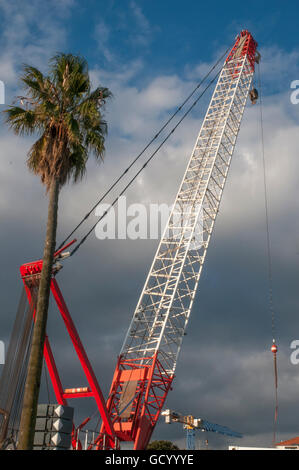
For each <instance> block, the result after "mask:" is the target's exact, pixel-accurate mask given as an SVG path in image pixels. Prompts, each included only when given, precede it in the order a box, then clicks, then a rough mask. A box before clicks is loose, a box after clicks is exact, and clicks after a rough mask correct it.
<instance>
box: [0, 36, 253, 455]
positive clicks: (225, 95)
mask: <svg viewBox="0 0 299 470" xmlns="http://www.w3.org/2000/svg"><path fill="white" fill-rule="evenodd" d="M256 48H257V43H256V41H255V40H254V39H253V37H252V35H251V33H250V32H249V31H247V30H244V31H241V33H240V34H239V35H238V36H237V38H236V40H235V44H234V46H233V47H232V49H231V51H230V52H229V54H228V56H227V57H226V59H225V62H224V65H223V67H222V69H221V71H220V74H219V77H218V81H217V84H216V86H215V90H214V93H213V95H212V98H211V101H210V104H209V107H208V110H207V112H206V115H205V117H204V120H203V123H202V126H201V129H200V132H199V134H198V137H197V139H196V142H195V145H194V148H193V150H192V153H191V157H190V159H189V163H188V165H187V169H186V171H185V174H184V176H183V180H182V182H181V185H180V187H179V190H178V193H177V196H176V198H175V202H174V205H173V208H172V211H171V213H170V216H169V220H168V222H167V224H166V227H165V231H164V233H163V235H162V238H161V240H160V243H159V245H158V248H157V251H156V254H155V256H154V260H153V262H152V265H151V267H150V270H149V273H148V276H147V278H146V281H145V284H144V287H143V290H142V292H141V295H140V298H139V301H138V304H137V307H136V309H135V312H134V314H133V318H132V321H131V324H130V326H129V329H128V332H127V335H126V337H125V340H124V343H123V346H122V348H121V351H120V354H119V356H118V360H117V364H116V368H115V372H114V375H113V379H112V384H111V387H110V393H109V396H108V399H107V401H105V399H104V396H103V394H102V391H101V388H100V385H99V383H98V380H97V377H96V375H95V373H94V371H93V369H92V366H91V363H90V361H89V359H88V357H87V354H86V351H85V349H84V347H83V344H82V342H81V340H80V337H79V334H78V331H77V329H76V327H75V325H74V322H73V320H72V318H71V315H70V312H69V311H68V308H67V305H66V303H65V301H64V299H63V296H62V293H61V291H60V289H59V286H58V283H57V281H56V278H55V277H56V275H57V273H58V272H59V270H60V269H61V267H62V266H61V264H60V262H59V261H60V260H63V259H65V258H67V257H69V255H70V254H69V253H68V252H64V250H66V249H67V248H68V247H69V246H71V245H73V244H74V243H75V242H76V240H72V241H70V242H69V243H68V244H66V245H65V244H64V245H63V246H62V247H59V249H58V250H57V251H56V253H55V257H54V258H55V259H54V267H53V273H52V278H51V292H52V295H53V297H54V300H55V302H56V305H57V307H58V310H59V312H60V315H61V317H62V319H63V322H64V325H65V327H66V330H67V332H68V334H69V337H70V340H71V342H72V344H73V347H74V349H75V352H76V354H77V357H78V359H79V362H80V365H81V367H82V369H83V372H84V375H85V378H86V381H87V384H88V386H84V387H72V388H67V389H64V388H63V385H62V380H61V377H60V375H59V372H58V369H57V366H56V363H55V359H54V354H53V351H52V348H51V345H50V341H49V339H48V337H46V341H45V346H44V358H45V363H46V365H47V368H48V371H49V375H50V379H51V382H52V385H53V389H54V393H55V397H56V401H57V403H59V404H61V405H67V403H68V400H70V399H74V398H90V397H91V398H93V399H94V400H95V402H96V405H97V410H98V412H99V413H100V415H101V418H102V426H101V430H100V433H99V435H98V436H97V437H96V438H95V440H94V442H93V443H92V444H91V447H92V448H97V449H102V448H118V446H119V443H120V442H121V441H129V442H133V443H134V449H135V450H140V449H145V448H146V447H147V444H148V442H149V440H150V437H151V435H152V433H153V431H154V429H155V426H156V424H157V421H158V419H159V416H160V413H161V411H162V408H163V406H164V403H165V400H166V397H167V395H168V392H169V391H170V390H171V388H172V384H173V380H174V374H175V369H176V364H177V360H178V356H179V353H180V350H181V346H182V340H183V337H184V335H185V331H186V327H187V324H188V320H189V317H190V312H191V309H192V305H193V302H194V298H195V293H196V290H197V287H198V284H199V280H200V275H201V272H202V268H203V265H204V261H205V257H206V253H207V249H208V246H209V242H210V238H211V235H212V232H213V227H214V223H215V220H216V216H217V213H218V210H219V204H220V201H221V197H222V193H223V189H224V186H225V182H226V179H227V174H228V171H229V167H230V163H231V158H232V154H233V151H234V147H235V144H236V139H237V135H238V132H239V129H240V124H241V120H242V116H243V112H244V109H245V105H246V101H247V98H248V96H250V97H251V100H252V102H253V103H254V102H255V101H256V98H257V93H256V90H255V89H253V88H252V78H253V75H254V69H255V62H256V61H258V60H259V58H260V56H259V54H258V53H257V51H256ZM144 166H145V165H144ZM84 220H85V219H84ZM89 233H90V232H89ZM86 238H87V237H86V236H85V237H84V239H83V241H84V240H85V239H86ZM81 244H82V242H81ZM81 244H79V246H80V245H81ZM74 251H75V250H74ZM41 269H42V260H37V261H34V262H30V263H25V264H23V265H22V266H21V267H20V273H21V278H22V280H23V284H24V291H23V294H22V296H21V300H20V305H19V309H18V314H17V317H16V321H15V326H14V329H13V335H12V341H11V344H12V346H11V348H9V349H11V352H9V351H8V358H9V360H7V363H6V364H5V370H4V372H3V377H1V383H0V407H1V410H2V411H1V413H2V414H1V413H0V418H1V419H0V435H1V433H2V431H3V430H4V431H5V432H4V431H3V439H4V437H5V435H7V429H8V427H10V428H12V426H11V424H10V423H11V421H12V418H13V416H14V415H15V416H16V415H17V410H15V411H14V408H19V407H20V403H21V397H22V393H20V390H21V391H22V390H23V388H22V387H23V385H22V384H23V383H24V380H23V379H24V374H25V373H26V363H27V362H26V361H28V351H29V348H30V338H31V332H32V325H31V323H32V318H33V319H34V317H35V308H36V295H37V289H38V285H39V278H40V273H41ZM26 297H27V299H28V301H29V306H28V305H27V307H26V306H25V299H26ZM20 325H23V326H22V328H23V329H22V331H21V332H20V333H19V334H18V331H19V330H20ZM30 325H31V326H30ZM15 344H17V346H18V347H17V350H16V348H15V346H14V345H15ZM11 371H13V373H11ZM14 397H16V398H15V399H14ZM17 397H18V398H17ZM3 413H6V415H5V416H4V414H3ZM89 419H90V418H87V419H86V420H85V421H84V424H86V423H87V422H88V421H89ZM8 423H9V426H8ZM82 425H83V423H82ZM80 429H81V428H80ZM74 434H76V433H74Z"/></svg>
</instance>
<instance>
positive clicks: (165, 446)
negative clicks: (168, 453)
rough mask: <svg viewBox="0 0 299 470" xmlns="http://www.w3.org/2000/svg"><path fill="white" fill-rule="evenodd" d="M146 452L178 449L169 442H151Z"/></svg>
mask: <svg viewBox="0 0 299 470" xmlns="http://www.w3.org/2000/svg"><path fill="white" fill-rule="evenodd" d="M146 450H179V448H178V446H176V445H175V444H173V443H172V442H171V441H152V442H150V443H149V445H148V446H147V448H146Z"/></svg>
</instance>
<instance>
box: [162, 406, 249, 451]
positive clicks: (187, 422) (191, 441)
mask: <svg viewBox="0 0 299 470" xmlns="http://www.w3.org/2000/svg"><path fill="white" fill-rule="evenodd" d="M161 415H162V416H165V423H167V424H171V423H172V422H173V423H181V424H183V426H184V429H186V431H187V437H186V448H187V450H195V431H196V430H199V431H207V432H215V433H219V434H223V435H225V436H230V437H238V438H241V437H242V434H240V433H239V432H236V431H232V430H231V429H229V428H227V427H226V426H221V425H219V424H215V423H210V421H207V420H205V419H202V418H194V416H192V415H185V416H184V415H182V414H181V413H177V412H176V411H172V410H164V411H162V413H161Z"/></svg>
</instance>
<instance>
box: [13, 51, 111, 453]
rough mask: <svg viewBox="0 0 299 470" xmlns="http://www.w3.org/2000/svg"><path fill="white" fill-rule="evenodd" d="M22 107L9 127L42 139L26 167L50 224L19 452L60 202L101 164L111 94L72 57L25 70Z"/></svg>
mask: <svg viewBox="0 0 299 470" xmlns="http://www.w3.org/2000/svg"><path fill="white" fill-rule="evenodd" d="M21 82H22V84H23V86H24V88H25V96H22V97H18V99H19V101H20V104H21V106H9V107H8V109H6V110H5V111H4V112H5V113H6V122H7V123H8V124H9V125H10V127H11V128H12V129H13V130H14V132H15V133H16V134H21V135H22V134H27V135H28V134H29V135H30V134H35V133H37V134H38V139H37V140H36V142H35V143H34V144H33V146H32V147H31V149H30V151H29V153H28V160H27V165H28V167H29V169H30V170H31V171H32V172H33V173H34V174H36V175H38V176H40V178H41V181H42V183H43V185H44V186H45V188H46V192H47V194H48V198H49V202H48V220H47V230H46V239H45V244H44V253H43V267H42V272H41V277H40V283H39V290H38V297H37V306H36V316H35V324H34V330H33V338H32V346H31V352H30V359H29V364H28V373H27V379H26V384H25V392H24V402H23V408H22V415H21V423H20V433H19V444H18V449H23V450H25V449H31V448H32V445H33V439H34V429H35V421H36V411H37V403H38V395H39V388H40V380H41V372H42V364H43V349H44V341H45V334H46V324H47V314H48V305H49V295H50V282H51V276H52V267H53V255H54V252H55V245H56V230H57V213H58V197H59V190H60V188H61V187H62V186H63V185H64V184H65V183H66V182H67V181H69V180H73V181H74V182H76V181H78V180H79V179H81V178H82V176H83V175H84V173H85V171H86V162H87V160H88V156H89V153H90V152H92V153H93V154H94V155H95V157H96V158H97V159H98V158H103V154H104V150H105V147H104V141H105V135H106V133H107V124H106V122H105V121H104V120H103V117H102V108H103V105H104V104H105V102H106V100H107V98H109V97H110V96H111V92H110V91H109V90H108V88H103V87H98V88H96V89H95V90H94V91H91V84H90V79H89V74H88V67H87V62H86V61H85V60H84V59H83V58H81V57H79V56H74V55H72V54H58V55H56V56H55V57H53V58H52V59H51V60H50V63H49V71H48V75H46V76H45V75H43V74H42V72H40V71H39V70H38V69H37V68H35V67H31V66H28V65H26V66H24V72H23V75H22V76H21Z"/></svg>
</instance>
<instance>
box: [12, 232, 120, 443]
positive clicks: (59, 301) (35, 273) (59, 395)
mask: <svg viewBox="0 0 299 470" xmlns="http://www.w3.org/2000/svg"><path fill="white" fill-rule="evenodd" d="M74 242H75V240H74V241H73V242H71V243H69V244H68V245H66V246H65V247H63V248H62V249H61V250H59V251H57V252H56V253H55V257H56V258H57V257H58V255H59V254H60V253H61V252H62V251H63V250H65V249H66V248H67V247H68V246H69V245H70V244H72V243H74ZM42 265H43V263H42V260H38V261H34V262H32V263H26V264H23V265H22V266H21V267H20V273H21V277H22V280H23V283H24V287H25V291H26V294H27V298H28V301H29V303H31V302H32V291H33V288H34V285H35V283H34V281H35V280H36V279H37V280H38V278H39V276H40V273H41V270H42ZM55 274H56V273H55V270H53V275H52V279H51V292H52V295H53V297H54V300H55V302H56V305H57V307H58V310H59V312H60V315H61V317H62V320H63V322H64V325H65V327H66V329H67V332H68V334H69V337H70V339H71V342H72V344H73V347H74V349H75V351H76V354H77V356H78V359H79V361H80V364H81V366H82V369H83V372H84V374H85V377H86V379H87V382H88V385H89V387H88V390H87V391H84V392H80V391H79V392H78V391H75V392H74V393H65V392H64V389H63V386H62V383H61V380H60V376H59V373H58V370H57V367H56V363H55V360H54V355H53V352H52V348H51V346H50V342H49V338H48V336H46V339H45V344H44V358H45V361H46V365H47V368H48V371H49V375H50V378H51V382H52V385H53V389H54V393H55V397H56V400H57V403H59V404H60V405H67V399H71V398H87V397H93V398H94V399H95V401H96V404H97V407H98V410H99V413H100V415H101V418H102V420H103V423H104V425H105V434H106V438H105V441H106V443H107V445H108V447H110V448H112V449H113V448H115V446H116V439H115V437H116V436H115V432H114V429H113V425H112V423H111V419H110V416H109V414H108V412H107V408H106V403H105V399H104V397H103V394H102V391H101V388H100V386H99V383H98V381H97V378H96V376H95V373H94V371H93V369H92V366H91V364H90V362H89V359H88V357H87V354H86V351H85V349H84V347H83V344H82V342H81V340H80V337H79V334H78V331H77V329H76V327H75V324H74V322H73V320H72V318H71V315H70V313H69V311H68V308H67V306H66V303H65V301H64V299H63V296H62V293H61V291H60V289H59V286H58V284H57V281H56V279H55ZM34 317H35V311H34V313H33V318H34Z"/></svg>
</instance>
